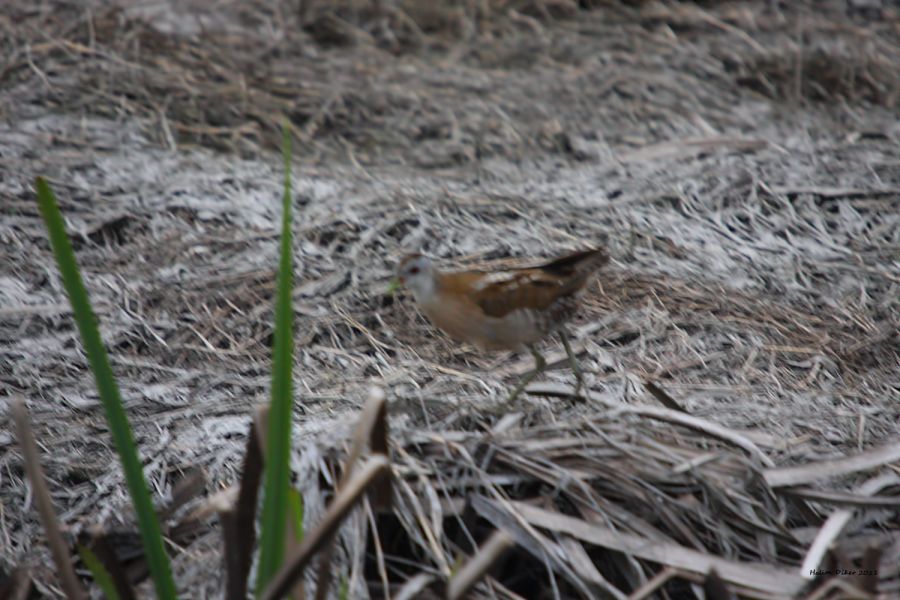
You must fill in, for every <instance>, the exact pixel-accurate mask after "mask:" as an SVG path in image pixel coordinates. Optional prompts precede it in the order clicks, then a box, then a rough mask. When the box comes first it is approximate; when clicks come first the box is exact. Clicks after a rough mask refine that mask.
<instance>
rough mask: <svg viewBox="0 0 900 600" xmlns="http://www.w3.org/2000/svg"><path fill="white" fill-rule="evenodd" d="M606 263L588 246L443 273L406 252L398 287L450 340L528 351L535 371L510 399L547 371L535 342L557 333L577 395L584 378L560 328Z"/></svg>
mask: <svg viewBox="0 0 900 600" xmlns="http://www.w3.org/2000/svg"><path fill="white" fill-rule="evenodd" d="M608 261H609V256H608V255H607V254H606V252H604V251H603V250H601V249H599V248H592V249H588V250H582V251H579V252H575V253H572V254H568V255H566V256H563V257H561V258H557V259H556V260H553V261H551V262H548V263H546V264H543V265H540V266H537V267H529V268H520V269H506V270H502V271H459V272H454V273H443V272H441V271H439V270H438V269H437V268H435V267H434V265H433V264H432V262H431V260H430V259H429V258H428V257H426V256H422V255H421V254H412V255H410V256H407V257H405V258H404V259H403V260H402V261H400V265H399V266H398V269H397V284H403V285H405V286H406V287H407V288H408V289H409V290H410V291H411V292H412V294H413V296H414V297H415V299H416V303H417V304H418V305H419V308H420V309H421V310H422V312H423V313H425V316H427V317H428V319H429V320H430V321H431V322H432V324H434V325H435V326H437V327H438V328H439V329H441V330H443V331H444V332H446V333H447V334H448V335H450V337H452V338H455V339H457V340H459V341H463V342H469V343H472V344H475V345H476V346H479V347H481V348H483V349H486V350H519V349H521V348H523V347H525V348H528V349H529V350H530V351H531V354H532V356H534V361H535V368H534V370H532V371H531V372H530V373H528V374H527V375H526V376H525V377H524V378H523V379H522V381H521V382H520V383H519V385H518V386H516V388H515V390H513V392H512V394H511V395H510V397H509V400H508V402H512V401H513V400H515V398H516V397H517V396H518V395H519V394H520V393H521V391H522V390H523V389H524V388H525V386H526V385H528V384H529V383H530V382H531V380H532V379H534V378H535V377H536V376H537V375H538V374H539V373H541V371H543V370H544V368H545V367H546V361H545V360H544V357H543V356H541V354H540V353H539V352H538V351H537V348H536V347H535V344H536V343H537V342H539V341H541V340H542V339H544V338H546V337H548V336H549V335H550V334H552V333H557V334H558V335H559V337H560V340H561V341H562V343H563V346H564V347H565V349H566V354H567V355H568V357H569V363H570V365H571V367H572V372H573V373H574V374H575V378H576V379H577V381H578V386H577V388H576V390H575V393H576V395H577V394H578V393H579V391H580V390H581V387H582V386H583V384H584V381H583V378H582V376H581V371H580V370H579V368H578V363H577V362H576V360H575V355H574V354H573V353H572V347H571V346H570V345H569V339H568V336H567V335H566V333H565V330H564V328H563V325H565V323H566V322H567V321H568V320H569V319H571V318H572V316H574V314H575V311H576V310H577V308H578V292H579V291H580V290H581V289H582V288H584V286H585V284H586V283H587V282H588V281H589V280H590V279H591V276H592V275H593V274H594V272H595V271H597V269H599V268H600V267H601V266H603V265H604V264H606V263H607V262H608Z"/></svg>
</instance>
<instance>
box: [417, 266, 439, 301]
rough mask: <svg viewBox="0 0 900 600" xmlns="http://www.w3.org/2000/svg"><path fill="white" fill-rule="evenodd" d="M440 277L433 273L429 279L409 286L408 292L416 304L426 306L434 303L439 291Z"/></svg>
mask: <svg viewBox="0 0 900 600" xmlns="http://www.w3.org/2000/svg"><path fill="white" fill-rule="evenodd" d="M440 277H441V274H440V273H438V272H437V271H435V272H434V273H432V275H431V277H423V278H421V279H419V280H417V281H416V282H415V284H414V285H412V286H410V290H411V291H412V293H413V296H414V297H415V299H416V302H417V303H418V304H421V305H426V304H430V303H432V302H434V301H435V299H436V298H437V295H438V292H439V291H440V286H441V281H440Z"/></svg>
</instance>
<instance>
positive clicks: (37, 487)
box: [10, 395, 87, 600]
mask: <svg viewBox="0 0 900 600" xmlns="http://www.w3.org/2000/svg"><path fill="white" fill-rule="evenodd" d="M10 412H11V413H12V417H13V420H14V421H15V423H16V436H17V437H18V441H19V447H20V448H21V449H22V455H23V457H24V458H25V473H26V474H27V475H28V479H29V480H30V481H31V487H32V489H33V490H34V497H35V501H36V502H37V509H38V514H39V515H40V518H41V524H42V525H43V526H44V532H45V534H46V535H47V545H48V546H50V553H51V554H52V555H53V562H54V563H56V570H57V572H58V573H59V580H60V584H61V585H62V588H63V591H64V592H65V594H66V597H67V598H69V599H70V600H81V599H83V598H87V592H86V591H85V589H84V587H82V585H81V582H80V581H79V580H78V576H77V575H76V574H75V568H74V567H73V566H72V557H71V556H70V555H69V546H68V544H66V542H65V540H64V539H63V536H62V532H61V531H60V528H59V521H58V520H57V517H56V511H55V510H54V509H53V499H52V498H51V497H50V490H49V489H48V488H47V481H46V479H45V477H44V469H43V467H41V461H40V456H39V454H38V447H37V443H36V442H35V441H34V431H32V429H31V423H30V422H29V418H28V410H27V409H26V408H25V401H24V400H23V399H22V397H21V396H18V395H16V396H14V397H13V399H12V402H11V403H10Z"/></svg>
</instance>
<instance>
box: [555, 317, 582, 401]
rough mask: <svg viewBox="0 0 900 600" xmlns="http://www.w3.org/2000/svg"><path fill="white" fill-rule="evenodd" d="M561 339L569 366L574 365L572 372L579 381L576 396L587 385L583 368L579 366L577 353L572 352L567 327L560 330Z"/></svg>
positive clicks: (576, 386)
mask: <svg viewBox="0 0 900 600" xmlns="http://www.w3.org/2000/svg"><path fill="white" fill-rule="evenodd" d="M559 339H560V340H562V345H563V348H565V349H566V354H567V355H568V357H569V366H570V367H572V373H574V374H575V381H576V382H577V383H576V385H575V396H576V397H577V396H579V395H580V394H581V390H582V389H583V388H584V387H585V385H584V376H583V375H582V374H581V368H580V367H579V366H578V360H577V359H576V358H575V353H574V352H572V345H571V344H569V336H568V335H566V331H565V329H560V330H559Z"/></svg>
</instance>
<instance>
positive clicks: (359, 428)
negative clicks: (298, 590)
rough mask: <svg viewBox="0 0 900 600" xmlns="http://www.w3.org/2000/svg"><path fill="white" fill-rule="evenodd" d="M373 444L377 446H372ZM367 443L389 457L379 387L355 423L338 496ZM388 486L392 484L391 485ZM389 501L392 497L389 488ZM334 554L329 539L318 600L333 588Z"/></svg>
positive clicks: (377, 487)
mask: <svg viewBox="0 0 900 600" xmlns="http://www.w3.org/2000/svg"><path fill="white" fill-rule="evenodd" d="M376 432H378V433H379V434H380V436H379V437H376V438H375V439H374V440H373V436H375V433H376ZM372 441H374V442H375V443H374V444H373V443H372ZM366 442H370V446H371V447H372V452H373V453H376V454H382V455H384V456H387V402H386V400H385V395H384V391H383V390H382V389H381V388H377V387H373V388H372V389H371V390H369V399H368V401H366V405H365V406H364V407H363V410H362V414H361V415H360V416H359V420H358V421H357V423H356V429H355V430H354V432H353V440H352V442H351V445H350V451H349V452H348V453H347V460H346V461H344V470H343V472H342V473H341V477H340V479H339V480H338V483H337V486H336V487H335V494H340V492H341V490H342V489H343V488H344V486H345V485H346V483H347V481H348V480H349V479H350V477H351V476H352V475H353V471H354V468H355V467H356V463H357V461H358V460H359V457H360V455H361V454H362V451H363V448H364V447H365V445H366ZM376 445H377V446H378V448H377V449H376V448H375V446H376ZM388 481H389V479H388ZM373 485H374V489H375V490H376V491H378V490H381V493H380V494H379V495H380V496H384V493H383V487H384V486H382V485H380V482H376V483H375V484H373ZM387 485H389V483H388V484H387ZM388 498H390V489H389V488H388ZM379 499H382V498H379ZM382 501H383V499H382ZM333 554H334V538H333V537H330V538H329V539H328V540H327V541H326V542H325V546H324V547H323V548H322V551H321V552H320V557H319V573H318V577H317V578H316V596H315V598H316V600H325V599H326V598H327V597H328V588H329V587H330V586H331V560H332V556H333Z"/></svg>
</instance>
